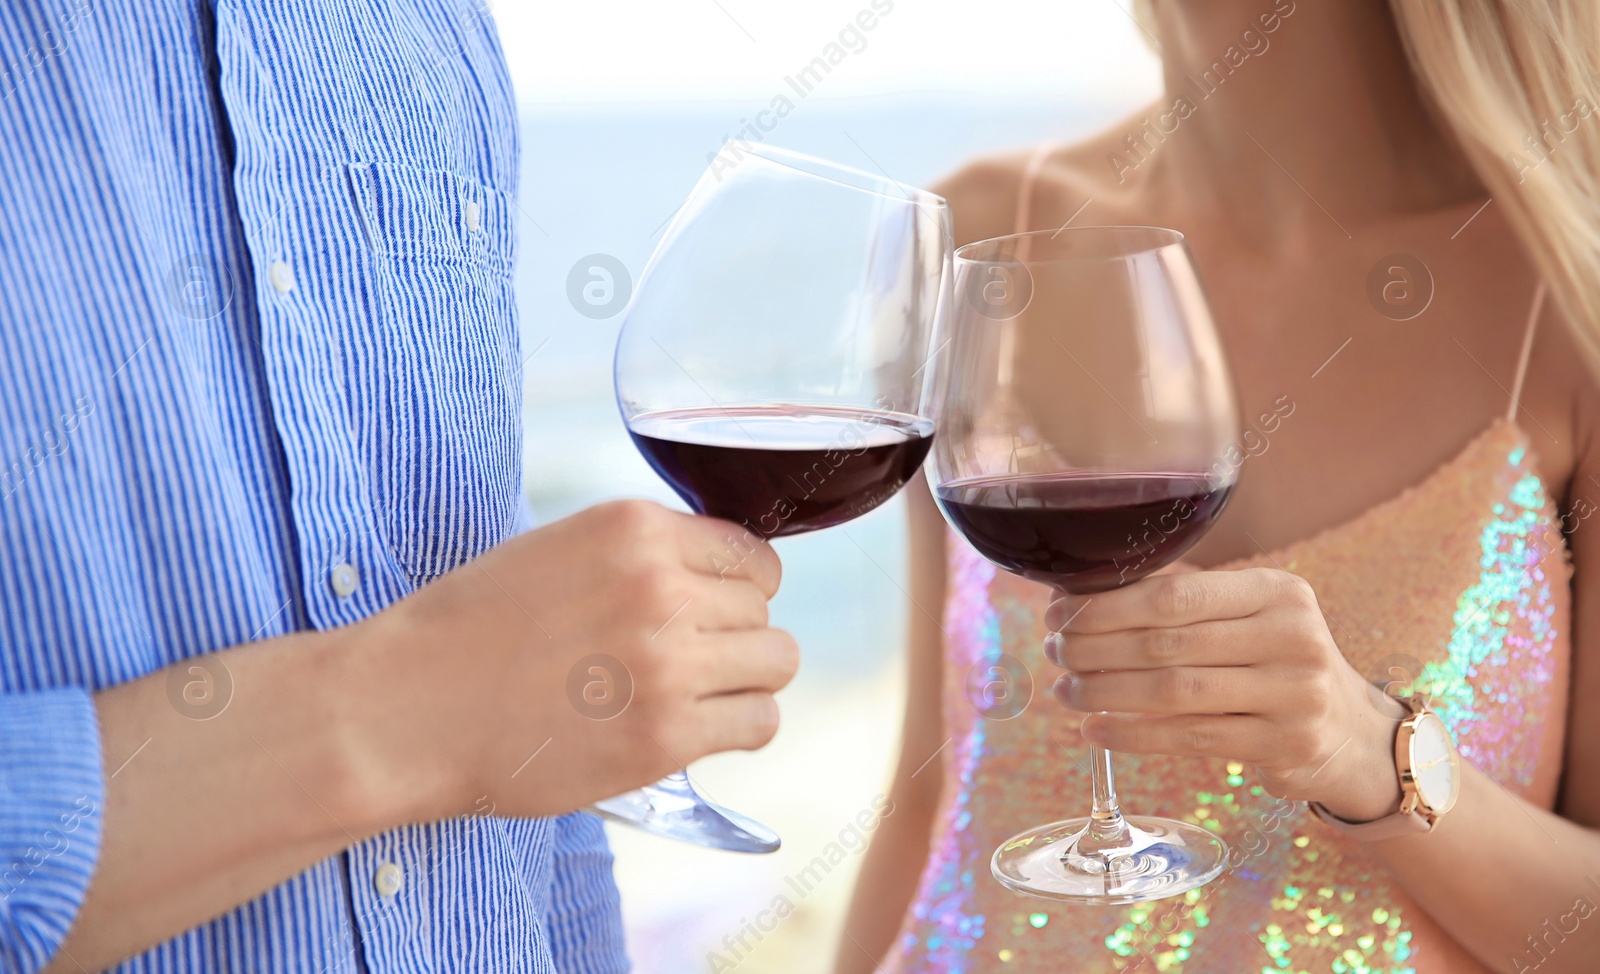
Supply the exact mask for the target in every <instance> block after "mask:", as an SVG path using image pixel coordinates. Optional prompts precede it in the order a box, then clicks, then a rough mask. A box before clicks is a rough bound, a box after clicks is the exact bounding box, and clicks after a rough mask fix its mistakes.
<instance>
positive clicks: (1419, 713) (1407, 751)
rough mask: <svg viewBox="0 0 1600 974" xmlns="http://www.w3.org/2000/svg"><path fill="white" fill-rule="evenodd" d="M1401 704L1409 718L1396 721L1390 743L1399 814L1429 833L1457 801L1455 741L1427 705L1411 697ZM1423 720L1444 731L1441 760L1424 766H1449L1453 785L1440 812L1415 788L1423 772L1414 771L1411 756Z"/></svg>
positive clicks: (1458, 774) (1458, 771)
mask: <svg viewBox="0 0 1600 974" xmlns="http://www.w3.org/2000/svg"><path fill="white" fill-rule="evenodd" d="M1402 702H1403V703H1405V704H1406V705H1407V706H1409V707H1410V708H1411V714H1410V715H1409V716H1407V717H1406V718H1405V719H1404V720H1402V721H1400V728H1399V731H1398V733H1396V734H1395V739H1394V766H1395V770H1396V771H1397V772H1398V773H1399V775H1400V814H1402V815H1420V816H1421V817H1422V818H1423V819H1425V820H1426V821H1427V823H1428V827H1429V828H1430V829H1431V828H1432V827H1433V826H1434V824H1435V823H1436V822H1438V820H1439V817H1440V816H1442V815H1444V814H1445V813H1446V812H1448V811H1450V809H1452V808H1454V807H1455V804H1456V801H1457V799H1459V798H1460V797H1461V753H1460V752H1459V751H1458V750H1456V744H1455V738H1453V737H1451V735H1450V728H1449V727H1448V726H1446V725H1445V723H1444V719H1443V718H1441V717H1440V716H1439V715H1438V714H1437V713H1434V711H1433V708H1431V707H1429V706H1428V704H1427V701H1425V700H1423V699H1422V698H1421V697H1420V696H1412V697H1408V698H1406V699H1404V700H1403V701H1402ZM1424 720H1436V721H1438V722H1439V726H1440V727H1441V728H1442V729H1443V731H1444V739H1445V740H1446V741H1447V742H1449V746H1448V747H1447V748H1446V754H1445V756H1444V757H1442V758H1440V759H1439V760H1438V761H1435V762H1433V764H1429V765H1427V767H1430V768H1431V767H1433V765H1434V764H1437V763H1439V761H1449V762H1450V770H1451V772H1452V778H1451V780H1452V781H1454V782H1455V787H1454V788H1453V789H1452V790H1451V794H1450V799H1449V801H1447V802H1446V803H1445V805H1444V807H1443V808H1435V807H1433V806H1432V805H1430V804H1428V800H1427V799H1426V798H1424V797H1423V796H1422V790H1421V789H1420V788H1418V787H1417V778H1416V772H1417V771H1418V770H1425V769H1419V768H1418V767H1417V757H1416V755H1415V754H1414V753H1413V748H1414V747H1415V744H1416V734H1417V725H1419V724H1421V723H1422V721H1424Z"/></svg>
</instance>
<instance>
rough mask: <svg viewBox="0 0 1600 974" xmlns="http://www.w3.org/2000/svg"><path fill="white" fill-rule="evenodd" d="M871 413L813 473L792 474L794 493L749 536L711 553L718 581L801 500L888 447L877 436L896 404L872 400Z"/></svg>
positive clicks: (893, 487) (877, 493) (857, 507)
mask: <svg viewBox="0 0 1600 974" xmlns="http://www.w3.org/2000/svg"><path fill="white" fill-rule="evenodd" d="M872 408H873V409H874V410H875V412H867V413H862V414H861V415H860V417H859V418H857V419H855V420H854V421H852V422H851V423H850V424H849V425H847V426H845V427H844V429H843V431H842V432H840V433H839V434H838V436H836V437H834V439H833V440H832V441H831V442H830V443H829V444H828V445H827V446H826V447H824V448H823V449H822V450H821V451H819V452H820V454H821V455H820V456H819V457H818V459H817V460H816V462H814V463H812V464H811V467H810V469H808V470H805V471H803V472H801V473H800V474H799V476H798V477H797V476H794V475H793V474H791V475H790V477H789V481H790V483H792V484H794V486H795V491H794V492H793V493H790V492H787V491H786V492H784V493H781V494H779V495H778V496H776V497H775V498H773V501H772V506H771V507H770V508H768V510H767V511H766V513H764V514H761V515H759V516H758V517H757V518H756V520H755V523H754V524H752V523H751V522H750V521H749V520H746V521H745V522H744V524H743V527H744V531H742V532H740V534H739V535H738V536H737V537H736V536H734V535H732V534H729V535H728V536H727V537H725V538H724V539H723V549H722V550H721V551H720V552H712V553H711V555H710V556H709V557H710V559H711V570H712V571H714V572H716V573H717V578H718V579H719V580H721V579H725V578H727V577H728V573H729V572H731V571H734V570H735V569H737V568H738V567H739V566H740V565H743V564H744V562H745V559H747V558H749V557H750V555H751V554H752V553H753V552H754V551H755V550H756V546H757V545H758V544H760V543H761V542H763V541H766V540H769V539H771V538H774V537H777V536H778V535H779V534H781V533H782V532H783V527H784V524H785V523H787V522H788V521H789V519H790V518H792V517H794V516H795V515H796V514H798V513H800V504H799V503H798V501H805V500H808V499H810V498H811V497H813V496H815V495H816V494H817V492H818V491H820V490H822V488H823V487H824V485H826V484H827V482H828V480H829V478H830V477H832V476H833V474H834V473H835V472H836V471H837V470H839V468H841V467H843V466H844V465H845V464H846V463H847V462H849V461H850V460H851V459H852V458H855V457H863V456H866V455H867V452H868V451H869V450H871V449H872V448H873V447H875V446H882V445H883V442H882V440H881V438H880V437H877V436H874V435H873V434H874V432H875V431H876V430H878V429H879V428H880V427H882V426H884V425H886V419H885V417H884V415H883V414H889V413H894V412H895V403H894V400H892V399H890V398H889V397H888V396H879V397H878V398H877V399H876V400H874V401H873V404H872ZM904 486H905V482H904V481H900V480H895V481H891V482H889V483H885V484H883V485H882V486H880V487H879V488H878V489H876V490H874V491H872V492H871V493H869V494H867V495H866V496H864V497H861V498H859V499H857V500H856V501H855V503H853V504H852V505H851V506H850V508H849V509H848V511H847V512H846V513H845V514H844V515H842V517H841V520H849V519H851V518H853V517H856V516H857V515H860V514H865V513H866V512H868V511H870V510H872V509H873V508H875V507H877V506H879V505H880V504H882V503H883V502H884V501H886V500H888V499H889V498H890V497H893V496H894V495H895V494H896V493H898V492H899V490H900V488H901V487H904Z"/></svg>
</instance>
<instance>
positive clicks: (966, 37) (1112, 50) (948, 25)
mask: <svg viewBox="0 0 1600 974" xmlns="http://www.w3.org/2000/svg"><path fill="white" fill-rule="evenodd" d="M1128 5H1129V0H980V2H973V0H966V2H957V0H875V5H874V0H786V2H784V0H780V2H774V0H576V2H571V3H546V2H542V0H492V6H491V9H492V11H493V13H494V16H495V19H496V21H497V22H498V24H499V27H500V33H501V37H502V39H503V42H504V45H505V48H506V55H507V59H508V60H509V61H510V63H511V70H512V73H513V75H514V76H515V78H516V83H517V91H518V96H519V97H520V98H521V99H523V100H524V101H557V102H565V101H588V100H629V101H632V100H641V99H656V98H666V99H682V98H719V97H749V96H750V95H751V94H752V93H755V92H767V93H769V94H771V95H776V94H779V93H780V92H783V91H785V90H786V85H785V82H784V79H785V76H787V75H791V74H793V73H795V72H796V71H798V70H799V69H800V68H801V67H803V66H804V65H806V64H807V63H808V62H810V61H811V59H813V58H815V57H818V56H819V55H823V54H824V53H825V50H824V49H825V48H826V46H827V45H828V44H829V42H832V41H837V40H838V38H839V33H840V31H841V30H844V29H846V27H847V26H849V25H854V23H855V20H856V17H857V15H858V14H863V12H867V13H870V15H871V16H870V17H868V20H867V22H868V23H872V22H873V18H875V19H876V23H875V26H873V27H872V29H870V30H865V31H860V34H861V36H862V37H863V38H864V40H865V44H864V46H863V45H862V43H861V42H860V41H857V40H856V39H855V38H854V37H853V36H852V37H848V38H847V42H848V43H847V44H846V45H845V46H846V47H847V48H854V50H851V51H850V52H849V53H848V54H847V56H846V57H845V59H844V61H843V62H842V63H841V64H840V65H839V66H838V67H836V68H835V70H834V71H833V72H832V73H830V74H829V75H828V77H827V80H826V81H825V82H824V83H823V85H821V86H819V87H818V88H817V90H816V94H818V95H826V96H828V97H837V96H841V95H860V94H869V93H883V92H886V91H896V90H904V89H925V88H938V89H946V90H955V91H963V92H972V93H979V94H983V93H990V92H992V93H995V94H996V95H1000V94H1006V95H1011V96H1017V95H1023V94H1061V93H1072V94H1076V95H1078V96H1080V97H1084V98H1091V99H1092V98H1098V97H1101V96H1105V95H1113V94H1122V95H1124V97H1126V93H1127V92H1128V91H1129V89H1130V88H1132V89H1134V90H1135V91H1137V92H1138V93H1140V94H1141V95H1151V94H1154V93H1155V92H1156V90H1157V88H1156V78H1155V71H1154V67H1153V65H1154V60H1153V58H1152V56H1151V54H1150V51H1149V50H1148V48H1147V47H1146V46H1145V40H1144V37H1143V35H1142V34H1140V32H1139V29H1138V28H1137V27H1136V26H1135V25H1134V23H1133V20H1132V17H1131V16H1130V15H1129V13H1128V12H1127V8H1128ZM885 10H887V11H888V12H887V13H884V12H883V11H885Z"/></svg>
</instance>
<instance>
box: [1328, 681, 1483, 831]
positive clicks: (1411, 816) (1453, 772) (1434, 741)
mask: <svg viewBox="0 0 1600 974" xmlns="http://www.w3.org/2000/svg"><path fill="white" fill-rule="evenodd" d="M1400 702H1401V703H1404V704H1406V705H1407V706H1409V707H1410V708H1411V714H1410V715H1409V716H1407V717H1406V718H1405V719H1404V720H1402V721H1401V722H1400V728H1399V730H1398V731H1397V732H1396V733H1395V738H1394V767H1395V772H1396V773H1397V774H1398V775H1399V776H1400V810H1399V811H1398V812H1394V813H1392V814H1389V815H1385V816H1384V817H1383V818H1380V819H1374V820H1373V821H1371V822H1347V821H1345V820H1344V819H1342V818H1340V817H1339V816H1337V815H1334V814H1333V813H1332V812H1329V811H1328V810H1327V809H1325V808H1323V807H1322V806H1321V805H1320V804H1318V803H1317V802H1312V803H1311V812H1312V814H1314V815H1316V816H1317V818H1320V819H1322V821H1324V822H1326V823H1327V824H1328V825H1329V826H1331V827H1332V828H1334V829H1335V830H1337V831H1339V832H1343V833H1344V834H1345V835H1348V836H1350V837H1351V838H1354V839H1360V840H1362V841H1364V842H1370V841H1372V840H1375V839H1393V838H1396V837H1398V836H1402V835H1415V834H1420V833H1424V832H1429V831H1432V829H1433V827H1434V825H1436V824H1437V823H1438V821H1439V819H1440V818H1441V817H1442V816H1443V815H1444V813H1446V812H1448V811H1450V809H1451V808H1452V807H1453V806H1454V805H1455V803H1456V798H1458V797H1459V796H1460V794H1461V755H1460V754H1459V753H1457V751H1456V744H1455V741H1453V740H1451V738H1450V729H1449V728H1448V727H1446V726H1445V724H1444V721H1443V720H1442V719H1440V717H1439V715H1438V714H1436V713H1434V712H1433V709H1432V708H1430V707H1429V706H1428V705H1427V703H1426V702H1425V701H1424V700H1423V699H1422V697H1421V696H1419V695H1412V696H1410V697H1404V698H1401V701H1400Z"/></svg>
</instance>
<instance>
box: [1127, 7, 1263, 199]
mask: <svg viewBox="0 0 1600 974" xmlns="http://www.w3.org/2000/svg"><path fill="white" fill-rule="evenodd" d="M1294 12H1295V3H1294V0H1275V2H1274V4H1273V6H1272V9H1271V10H1268V11H1266V12H1265V13H1262V14H1260V15H1258V16H1257V17H1256V19H1255V24H1259V25H1260V29H1259V30H1258V29H1257V27H1256V26H1255V24H1253V25H1251V26H1250V27H1246V28H1245V29H1244V30H1243V31H1241V32H1240V34H1239V43H1238V44H1232V45H1229V47H1228V49H1227V50H1226V51H1223V52H1222V56H1221V57H1219V58H1217V59H1216V60H1215V61H1213V62H1212V64H1211V66H1210V67H1209V68H1206V69H1205V70H1203V71H1201V72H1200V77H1198V78H1196V77H1194V76H1193V75H1190V76H1189V77H1188V78H1187V79H1185V80H1187V81H1188V82H1189V84H1190V85H1192V86H1193V87H1194V90H1195V94H1196V96H1197V98H1198V101H1197V100H1196V99H1195V98H1190V97H1189V96H1188V95H1187V94H1182V95H1178V96H1177V97H1175V98H1174V99H1173V100H1172V107H1171V108H1170V109H1168V110H1167V111H1165V112H1160V113H1158V114H1157V115H1156V117H1155V119H1154V120H1153V121H1152V120H1151V119H1150V118H1148V117H1146V118H1142V119H1140V122H1141V123H1142V125H1141V126H1140V129H1139V132H1138V134H1137V135H1135V134H1131V133H1130V134H1129V135H1128V136H1127V137H1126V138H1125V139H1123V146H1124V148H1125V149H1126V150H1127V152H1126V154H1124V153H1121V152H1108V153H1106V161H1107V162H1108V163H1110V165H1111V172H1112V173H1113V174H1115V175H1116V177H1117V183H1118V184H1121V183H1125V182H1127V181H1128V173H1130V172H1133V171H1134V170H1135V169H1138V168H1139V167H1140V166H1142V165H1144V164H1145V163H1146V162H1148V161H1149V160H1150V157H1151V156H1152V155H1154V154H1155V151H1156V149H1157V147H1159V146H1160V145H1161V144H1162V143H1163V142H1165V141H1167V136H1169V135H1171V134H1172V133H1174V132H1176V131H1178V126H1179V125H1181V124H1183V121H1184V119H1186V118H1188V117H1189V116H1191V115H1193V114H1194V113H1195V112H1197V111H1199V110H1200V103H1202V102H1204V101H1205V100H1206V99H1208V98H1210V97H1211V96H1212V95H1214V94H1216V93H1217V90H1218V89H1219V88H1221V87H1222V85H1223V84H1224V83H1226V82H1227V80H1228V79H1229V78H1231V77H1233V75H1234V73H1235V72H1236V71H1239V70H1240V69H1241V68H1243V67H1244V66H1245V65H1246V64H1248V63H1249V62H1250V60H1251V59H1252V58H1259V57H1261V56H1262V55H1263V54H1266V53H1267V50H1268V49H1269V48H1270V47H1272V42H1271V41H1270V40H1268V39H1267V35H1268V34H1271V33H1275V32H1276V31H1277V29H1278V28H1279V27H1282V26H1283V22H1284V21H1285V20H1288V19H1289V18H1290V17H1292V16H1293V15H1294Z"/></svg>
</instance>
